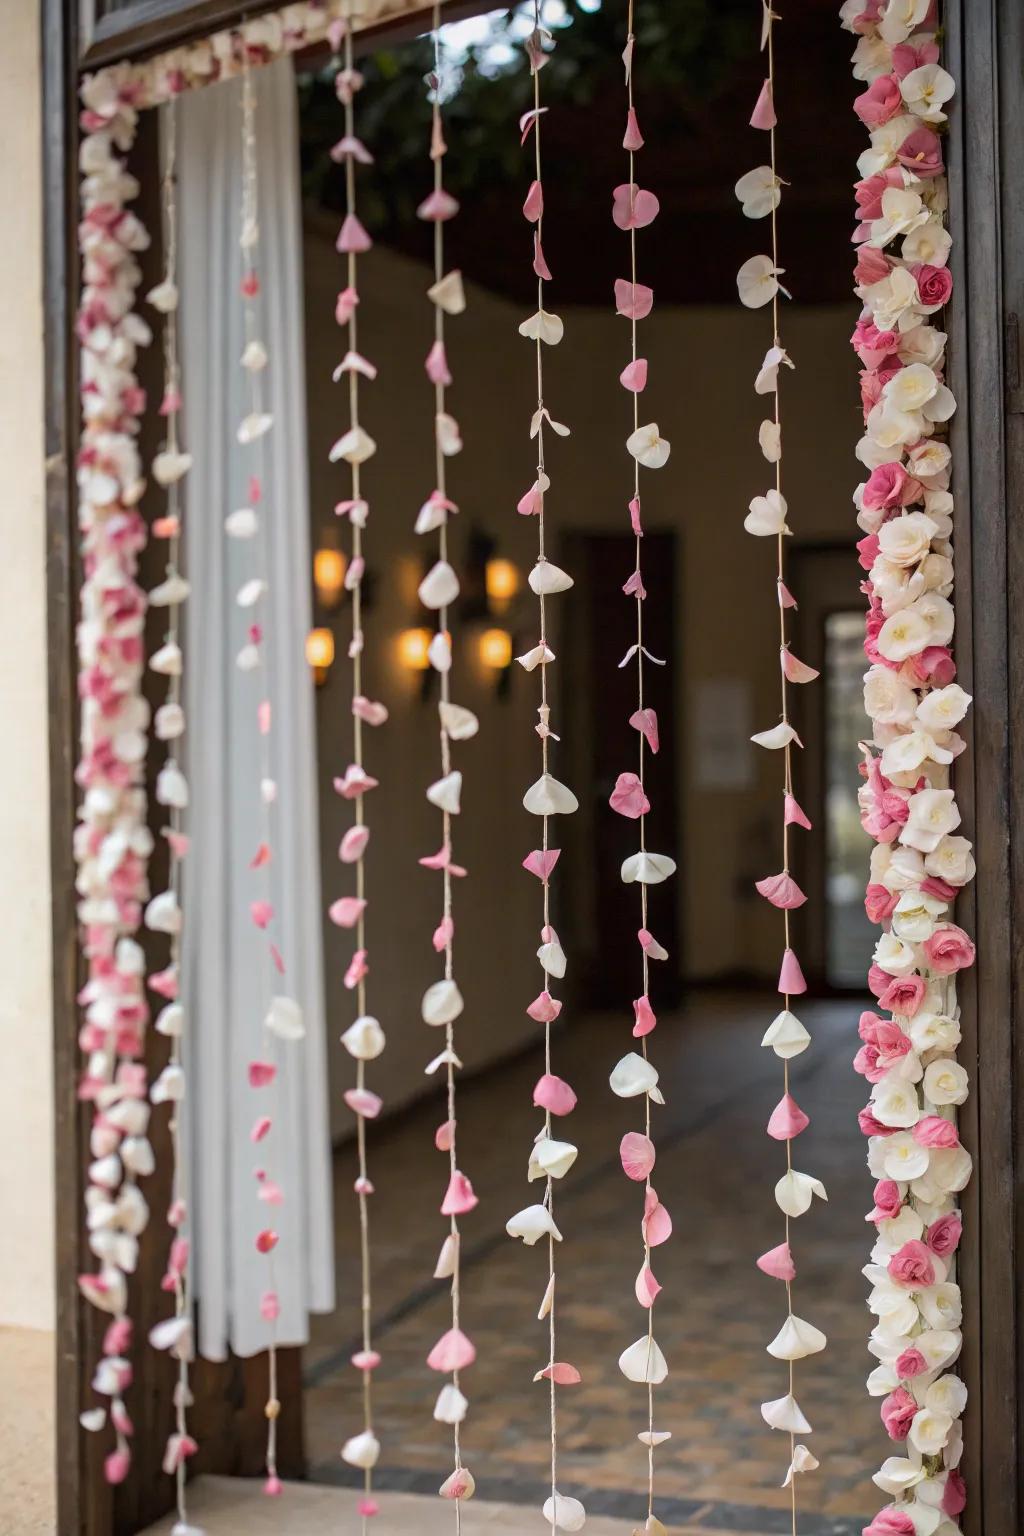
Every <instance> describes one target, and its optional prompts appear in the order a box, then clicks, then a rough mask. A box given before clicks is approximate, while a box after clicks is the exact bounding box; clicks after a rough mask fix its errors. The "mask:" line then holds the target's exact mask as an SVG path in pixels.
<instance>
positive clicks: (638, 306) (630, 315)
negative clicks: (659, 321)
mask: <svg viewBox="0 0 1024 1536" xmlns="http://www.w3.org/2000/svg"><path fill="white" fill-rule="evenodd" d="M653 308H654V289H653V288H648V287H647V286H646V285H645V284H644V283H631V282H629V281H628V280H627V279H626V278H624V277H617V278H616V279H615V313H616V314H617V315H624V316H625V318H626V319H627V320H645V319H646V318H647V316H648V315H649V314H650V312H651V310H652V309H653Z"/></svg>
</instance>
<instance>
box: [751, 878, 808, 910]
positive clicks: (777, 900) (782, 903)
mask: <svg viewBox="0 0 1024 1536" xmlns="http://www.w3.org/2000/svg"><path fill="white" fill-rule="evenodd" d="M754 887H755V889H756V890H757V891H758V892H759V893H760V894H761V895H762V896H763V897H764V899H765V901H770V902H771V904H772V906H773V907H779V908H780V909H781V910H782V911H784V912H790V911H792V910H793V908H794V907H802V906H803V904H804V902H805V901H806V900H807V897H806V896H805V895H804V893H803V891H802V890H801V889H800V887H799V886H798V885H797V883H796V881H795V880H794V879H793V877H792V875H789V874H787V873H786V872H785V871H783V872H782V874H781V875H766V876H765V878H764V879H763V880H756V881H755V882H754Z"/></svg>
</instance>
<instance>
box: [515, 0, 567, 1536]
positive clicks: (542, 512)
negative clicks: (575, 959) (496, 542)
mask: <svg viewBox="0 0 1024 1536" xmlns="http://www.w3.org/2000/svg"><path fill="white" fill-rule="evenodd" d="M553 47H554V40H553V38H552V37H551V34H550V32H549V31H548V30H547V28H546V27H544V25H543V22H542V14H541V4H540V0H534V7H533V30H532V32H531V34H530V36H529V38H528V39H527V41H526V52H527V56H528V58H529V61H530V72H531V76H532V80H533V106H532V109H531V110H529V111H527V112H526V113H524V114H523V116H522V118H521V119H520V132H521V136H522V140H523V143H524V144H525V142H526V141H527V139H528V138H529V135H530V134H531V132H532V134H533V151H534V154H533V181H532V183H531V185H530V188H529V190H528V192H527V195H526V200H525V202H524V204H523V215H524V217H525V218H526V220H527V222H528V223H530V224H532V225H533V226H534V235H533V271H534V275H535V277H536V279H537V311H536V313H535V314H534V315H532V316H530V317H529V319H527V320H525V321H523V323H522V324H521V325H520V327H519V332H520V335H522V336H524V337H526V338H527V339H528V340H530V341H532V342H533V344H534V356H535V363H536V383H537V404H536V410H535V411H534V414H533V418H532V421H531V423H530V436H531V437H534V438H536V442H537V463H536V479H535V480H534V483H533V485H532V486H531V488H530V490H529V491H527V492H526V494H525V495H524V496H523V497H522V498H521V499H520V501H519V503H518V511H519V512H520V514H522V515H524V516H535V517H536V518H537V559H536V563H535V565H534V567H533V569H532V570H531V572H530V576H529V584H530V588H531V590H532V591H533V592H534V594H535V595H536V597H537V599H538V622H539V630H540V634H539V639H538V642H537V644H536V645H535V646H534V647H532V649H530V650H529V651H527V652H526V653H525V655H523V656H520V657H518V658H517V660H518V661H519V663H520V665H521V666H523V667H524V669H525V670H526V671H529V672H532V671H535V670H539V672H540V705H539V707H538V710H537V715H538V724H537V726H536V731H537V734H538V736H539V737H540V743H541V752H540V756H541V775H540V778H539V779H538V780H537V781H536V782H535V783H534V784H533V785H531V787H530V788H529V789H528V790H527V792H526V794H525V795H524V797H523V804H524V806H525V808H526V809H527V810H528V811H530V812H531V813H532V814H533V815H535V816H538V817H540V820H541V846H540V848H539V849H535V850H534V851H533V852H532V853H530V854H529V855H528V856H527V858H526V859H525V860H524V861H523V862H524V867H525V868H526V869H527V870H528V871H529V872H530V873H531V874H533V875H535V876H536V877H537V878H538V879H539V880H540V881H541V890H542V927H541V935H540V937H541V944H540V948H539V949H538V951H537V958H538V960H539V962H540V965H541V969H542V972H543V987H542V990H541V992H540V994H539V995H538V996H537V997H536V998H535V999H534V1001H533V1002H532V1003H531V1004H530V1006H529V1008H528V1009H527V1013H528V1014H529V1016H530V1017H531V1018H532V1019H534V1020H535V1021H537V1022H539V1023H542V1024H543V1026H544V1073H543V1076H542V1077H541V1078H540V1080H539V1081H538V1083H537V1085H536V1087H535V1088H534V1093H533V1102H534V1105H535V1106H536V1107H537V1108H539V1109H543V1111H544V1121H543V1129H542V1131H541V1133H540V1135H539V1136H538V1137H537V1138H536V1140H535V1141H534V1144H533V1149H532V1152H531V1155H530V1159H529V1166H528V1170H527V1176H528V1178H529V1179H530V1180H533V1179H539V1178H542V1179H543V1180H544V1199H543V1203H542V1204H540V1205H534V1206H528V1207H526V1209H525V1210H522V1211H519V1212H518V1213H517V1214H516V1215H515V1216H513V1217H512V1218H511V1219H510V1220H509V1221H508V1222H507V1223H506V1230H507V1232H508V1233H509V1235H510V1236H512V1237H519V1238H522V1239H523V1241H524V1242H525V1243H527V1244H528V1245H530V1246H532V1245H533V1244H535V1243H537V1242H538V1241H539V1240H540V1239H541V1238H544V1239H545V1247H546V1250H547V1268H548V1274H547V1284H546V1287H545V1291H544V1296H543V1299H542V1301H541V1306H540V1310H539V1313H538V1319H539V1321H541V1322H544V1321H546V1322H547V1356H548V1358H547V1363H546V1365H545V1366H544V1367H543V1368H542V1369H541V1370H539V1371H538V1372H537V1374H536V1376H535V1378H534V1379H535V1380H536V1381H546V1382H547V1384H548V1416H549V1423H550V1482H551V1493H550V1496H549V1497H548V1499H547V1500H546V1501H545V1503H544V1506H543V1516H544V1519H545V1520H546V1521H547V1522H548V1524H549V1526H550V1528H551V1530H552V1532H554V1531H555V1530H556V1529H558V1528H559V1527H561V1528H563V1529H568V1530H576V1529H578V1527H579V1524H582V1521H583V1518H584V1509H583V1505H582V1504H581V1503H580V1502H579V1500H577V1499H573V1498H570V1497H568V1496H567V1495H564V1494H561V1493H559V1491H558V1450H559V1442H558V1395H557V1388H558V1387H559V1386H571V1385H575V1384H577V1383H578V1382H579V1380H580V1373H579V1371H578V1370H577V1369H576V1368H575V1366H573V1365H571V1364H569V1362H567V1361H560V1360H558V1359H557V1319H558V1302H557V1280H556V1262H555V1244H556V1243H558V1242H561V1240H562V1234H561V1233H560V1231H559V1229H558V1227H557V1225H556V1222H555V1181H556V1180H558V1179H561V1178H562V1177H564V1175H565V1174H566V1173H568V1171H569V1169H570V1168H571V1167H572V1165H573V1164H574V1162H575V1161H576V1156H577V1148H576V1147H575V1146H574V1145H573V1143H572V1142H569V1141H562V1140H560V1139H557V1138H556V1137H555V1135H554V1134H553V1133H554V1123H553V1116H556V1115H557V1116H562V1115H566V1114H568V1113H570V1111H571V1110H572V1108H573V1107H574V1105H575V1103H576V1095H575V1093H574V1092H573V1090H572V1089H571V1087H570V1086H569V1084H568V1083H567V1082H565V1081H564V1080H563V1079H561V1078H559V1077H557V1076H555V1074H554V1073H553V1071H552V1067H553V1051H552V1026H553V1024H554V1022H555V1020H556V1019H557V1018H558V1017H559V1015H560V1013H561V1011H562V1004H561V1002H560V1001H559V1000H558V999H556V998H554V997H553V996H552V993H551V987H552V983H553V981H554V980H558V979H561V977H563V976H564V975H565V969H566V959H565V954H564V952H563V950H562V947H561V944H560V942H559V939H558V935H557V933H556V932H555V929H554V928H553V927H552V923H551V874H552V872H553V870H554V867H555V865H556V863H557V861H558V858H559V856H560V849H558V848H554V847H552V844H551V820H552V817H554V816H559V815H566V814H569V813H571V812H573V811H575V810H576V809H577V807H578V803H579V802H578V801H577V799H576V796H575V795H574V794H573V792H572V790H570V789H569V788H567V786H566V785H564V784H562V783H560V782H559V781H558V780H557V779H556V778H554V777H553V775H552V774H551V771H550V747H551V742H552V741H557V740H558V738H557V736H555V734H554V732H553V731H552V730H551V725H550V721H551V703H550V694H549V687H548V667H549V666H550V665H551V663H553V662H554V660H555V653H554V651H553V650H552V648H551V646H550V644H549V636H548V602H547V600H548V598H549V597H552V596H554V595H555V594H557V593H560V592H565V591H567V590H568V589H569V588H570V587H571V586H572V585H573V581H572V577H571V576H569V575H568V573H567V572H565V571H563V570H562V569H561V568H560V567H559V566H557V565H556V564H555V563H554V562H553V561H552V560H551V559H550V558H549V555H548V547H547V546H548V516H547V492H548V490H549V489H550V485H551V481H550V478H549V476H548V473H547V466H546V457H545V450H546V436H545V433H546V428H550V429H551V431H552V432H553V433H554V434H555V435H556V436H559V437H566V436H568V433H569V429H568V427H566V426H565V425H564V424H563V423H561V422H559V421H556V420H555V419H554V418H553V417H552V416H551V414H550V412H549V410H548V407H547V403H546V400H545V393H544V348H545V347H546V346H557V345H558V343H559V342H560V341H561V339H562V335H563V331H564V327H563V324H562V321H561V320H560V319H559V317H558V316H557V315H554V314H551V313H549V312H548V311H547V310H546V309H545V307H544V301H545V282H547V281H550V279H551V272H550V269H549V267H548V264H547V261H546V258H545V255H544V213H545V205H544V180H543V163H542V153H541V145H542V139H541V121H542V117H543V114H544V113H545V112H546V111H547V108H546V107H542V106H541V91H540V72H541V70H542V69H543V68H544V65H545V64H546V63H547V61H548V58H549V57H550V53H551V50H552V49H553ZM577 1522H578V1523H577Z"/></svg>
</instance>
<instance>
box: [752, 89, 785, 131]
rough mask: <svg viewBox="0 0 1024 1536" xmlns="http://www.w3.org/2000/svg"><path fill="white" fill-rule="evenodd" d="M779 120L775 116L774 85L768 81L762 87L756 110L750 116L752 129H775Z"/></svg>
mask: <svg viewBox="0 0 1024 1536" xmlns="http://www.w3.org/2000/svg"><path fill="white" fill-rule="evenodd" d="M777 121H778V119H777V118H776V116H775V103H774V102H773V101H772V83H771V81H770V80H766V81H765V82H764V85H762V87H761V91H760V94H759V96H758V98H757V102H756V103H755V106H754V110H753V112H752V113H751V114H750V126H751V128H764V129H765V130H767V129H769V128H774V127H775V124H776V123H777Z"/></svg>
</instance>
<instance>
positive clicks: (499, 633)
mask: <svg viewBox="0 0 1024 1536" xmlns="http://www.w3.org/2000/svg"><path fill="white" fill-rule="evenodd" d="M480 660H481V661H482V662H483V664H484V666H485V667H493V668H494V669H495V671H501V670H503V669H504V668H505V667H507V666H509V665H510V664H511V661H512V636H511V635H510V634H509V632H508V630H507V629H485V630H484V632H483V634H482V635H481V636H480Z"/></svg>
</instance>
